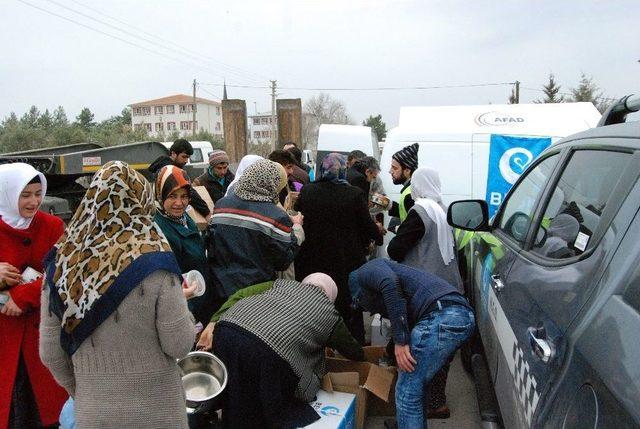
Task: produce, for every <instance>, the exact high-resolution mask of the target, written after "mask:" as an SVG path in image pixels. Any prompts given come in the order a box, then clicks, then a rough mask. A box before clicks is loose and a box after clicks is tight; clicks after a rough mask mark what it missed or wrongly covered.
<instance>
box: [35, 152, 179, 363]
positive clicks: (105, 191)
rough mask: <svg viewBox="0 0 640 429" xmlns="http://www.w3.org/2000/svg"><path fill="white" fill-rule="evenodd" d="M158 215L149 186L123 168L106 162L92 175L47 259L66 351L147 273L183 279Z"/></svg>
mask: <svg viewBox="0 0 640 429" xmlns="http://www.w3.org/2000/svg"><path fill="white" fill-rule="evenodd" d="M154 214H155V206H154V194H153V189H152V187H151V184H149V182H147V180H146V179H145V178H144V177H143V176H142V175H141V174H140V173H138V172H137V171H135V170H134V169H132V168H131V167H129V166H128V165H127V164H126V163H124V162H120V161H112V162H109V163H107V164H105V165H104V166H103V167H102V168H101V169H100V170H98V172H97V173H96V174H95V176H94V177H93V180H92V181H91V185H90V186H89V190H88V191H87V193H86V194H85V196H84V198H83V199H82V202H81V203H80V206H79V207H78V209H77V210H76V213H75V214H74V216H73V218H72V219H71V221H70V222H69V225H68V226H67V229H66V231H65V233H64V235H63V236H62V237H61V238H60V240H59V241H58V243H57V244H56V245H55V247H54V249H55V251H56V253H55V259H54V260H49V261H47V262H49V263H48V264H47V281H48V284H49V287H50V290H51V310H52V311H53V312H54V313H55V314H56V315H57V316H58V317H60V319H61V321H62V327H63V333H62V339H61V342H62V346H63V348H64V349H65V350H66V351H67V352H68V353H69V354H73V352H75V350H77V348H78V347H79V346H80V344H81V343H82V341H84V340H85V339H86V338H87V337H89V336H90V335H91V333H92V332H93V330H95V329H96V328H97V327H98V326H99V325H100V324H101V323H102V322H103V321H104V320H105V319H106V318H107V317H109V315H110V314H111V313H113V312H114V311H116V309H117V308H118V306H119V304H120V302H122V300H123V299H124V298H125V297H126V296H127V294H128V293H129V292H130V291H131V290H133V288H135V287H136V286H137V285H138V284H139V283H140V282H141V281H142V280H144V278H146V276H148V275H149V274H151V273H152V272H154V271H157V270H160V269H162V270H167V271H171V272H175V273H176V274H180V268H179V267H178V265H177V262H176V260H175V256H174V255H173V253H171V247H170V246H169V242H168V241H167V239H166V238H165V236H164V234H163V233H162V230H160V228H159V227H158V226H157V225H156V224H155V223H154V222H153V215H154ZM49 258H51V256H50V257H49ZM51 259H52V258H51Z"/></svg>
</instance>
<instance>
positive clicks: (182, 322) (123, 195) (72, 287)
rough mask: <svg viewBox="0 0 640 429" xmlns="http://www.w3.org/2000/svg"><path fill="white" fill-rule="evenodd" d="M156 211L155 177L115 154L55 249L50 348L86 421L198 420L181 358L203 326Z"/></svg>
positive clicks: (49, 294) (46, 309) (50, 359)
mask: <svg viewBox="0 0 640 429" xmlns="http://www.w3.org/2000/svg"><path fill="white" fill-rule="evenodd" d="M154 214H155V205H154V198H153V189H152V187H151V185H150V184H149V183H148V182H147V181H146V180H145V178H144V177H142V176H141V175H140V174H139V173H138V172H136V171H135V170H133V169H132V168H130V167H129V166H128V165H127V164H125V163H123V162H119V161H113V162H109V163H107V164H105V165H104V166H103V167H102V168H101V169H100V170H98V172H97V173H96V175H95V176H94V177H93V180H92V182H91V185H90V187H89V190H88V191H87V193H86V194H85V196H84V198H83V200H82V202H81V203H80V206H79V207H78V210H77V211H76V213H75V215H74V216H73V218H72V219H71V221H70V223H69V225H68V227H67V230H66V232H65V234H64V235H63V237H62V238H61V239H60V240H59V241H58V243H57V244H56V246H55V247H54V249H55V250H54V251H52V252H51V253H50V254H49V256H48V257H47V260H46V279H47V287H46V288H45V292H44V293H43V294H42V305H41V318H42V322H41V326H40V355H41V357H42V360H43V362H44V363H45V365H47V366H48V367H49V369H50V370H51V373H52V374H53V375H54V377H55V378H56V380H57V381H58V383H60V385H62V386H63V387H64V388H65V389H66V390H67V392H68V393H69V395H71V396H72V397H73V398H74V401H75V417H76V423H77V426H78V427H81V428H85V427H100V428H187V427H188V426H187V415H186V410H185V397H184V391H183V388H182V382H181V378H180V371H179V368H178V366H177V364H176V359H177V358H181V357H183V356H185V355H186V354H187V353H188V352H189V350H191V347H192V345H193V341H194V338H195V330H194V325H193V321H192V317H191V315H190V313H189V310H188V309H187V303H186V300H185V298H184V295H183V292H182V286H181V285H182V279H181V277H180V275H181V272H182V271H181V270H180V267H179V266H178V263H177V262H176V259H175V256H174V254H173V253H172V252H171V247H170V246H169V243H168V242H167V240H166V238H165V236H164V234H163V233H162V231H160V228H159V227H158V226H157V224H155V223H154V222H153V215H154Z"/></svg>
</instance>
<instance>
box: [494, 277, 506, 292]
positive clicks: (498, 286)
mask: <svg viewBox="0 0 640 429" xmlns="http://www.w3.org/2000/svg"><path fill="white" fill-rule="evenodd" d="M491 287H492V288H493V289H494V290H495V291H496V292H500V291H501V290H502V289H504V282H503V281H502V279H501V278H500V274H493V275H492V276H491Z"/></svg>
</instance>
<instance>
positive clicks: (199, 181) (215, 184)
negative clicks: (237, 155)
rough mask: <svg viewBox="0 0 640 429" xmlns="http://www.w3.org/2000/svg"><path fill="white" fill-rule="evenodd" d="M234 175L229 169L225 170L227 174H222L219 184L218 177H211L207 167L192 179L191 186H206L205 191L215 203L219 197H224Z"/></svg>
mask: <svg viewBox="0 0 640 429" xmlns="http://www.w3.org/2000/svg"><path fill="white" fill-rule="evenodd" d="M234 177H236V176H235V175H234V174H233V173H232V172H231V171H229V170H227V174H225V175H224V181H223V182H222V184H220V182H219V181H218V179H217V178H216V177H213V176H212V175H211V173H209V171H208V169H207V171H205V172H204V174H202V175H200V176H198V177H197V178H196V179H195V180H194V181H193V186H204V187H205V188H207V192H209V196H210V197H211V200H212V201H213V202H214V203H216V202H217V201H218V200H219V199H220V198H222V197H224V194H226V193H227V189H228V188H229V185H230V184H231V182H232V181H233V178H234Z"/></svg>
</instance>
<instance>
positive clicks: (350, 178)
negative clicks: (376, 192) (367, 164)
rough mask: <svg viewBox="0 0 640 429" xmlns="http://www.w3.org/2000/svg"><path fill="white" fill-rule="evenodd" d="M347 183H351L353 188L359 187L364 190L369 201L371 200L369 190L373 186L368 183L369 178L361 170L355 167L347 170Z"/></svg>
mask: <svg viewBox="0 0 640 429" xmlns="http://www.w3.org/2000/svg"><path fill="white" fill-rule="evenodd" d="M347 182H349V184H351V186H357V187H358V188H360V189H362V192H364V196H365V197H366V199H367V201H368V200H369V189H370V187H371V184H370V183H369V182H368V181H367V176H365V175H364V174H363V173H362V172H361V171H360V170H358V169H357V168H356V167H354V166H352V167H351V168H349V169H348V170H347Z"/></svg>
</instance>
